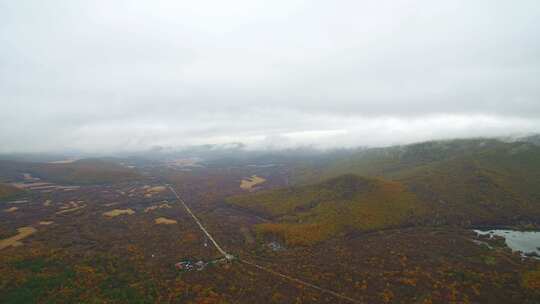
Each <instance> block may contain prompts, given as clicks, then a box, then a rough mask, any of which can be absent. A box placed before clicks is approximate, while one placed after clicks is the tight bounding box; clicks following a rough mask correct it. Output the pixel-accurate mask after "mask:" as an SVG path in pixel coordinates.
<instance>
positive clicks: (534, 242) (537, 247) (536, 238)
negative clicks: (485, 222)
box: [474, 229, 540, 255]
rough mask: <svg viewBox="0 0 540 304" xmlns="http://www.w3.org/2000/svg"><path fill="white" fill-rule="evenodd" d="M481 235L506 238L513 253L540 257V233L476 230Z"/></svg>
mask: <svg viewBox="0 0 540 304" xmlns="http://www.w3.org/2000/svg"><path fill="white" fill-rule="evenodd" d="M474 232H476V233H477V234H479V235H497V236H501V237H503V238H504V240H505V242H506V245H507V246H508V247H510V249H512V250H513V251H520V252H521V253H524V254H526V253H527V254H531V253H536V254H538V255H540V231H516V230H504V229H494V230H474Z"/></svg>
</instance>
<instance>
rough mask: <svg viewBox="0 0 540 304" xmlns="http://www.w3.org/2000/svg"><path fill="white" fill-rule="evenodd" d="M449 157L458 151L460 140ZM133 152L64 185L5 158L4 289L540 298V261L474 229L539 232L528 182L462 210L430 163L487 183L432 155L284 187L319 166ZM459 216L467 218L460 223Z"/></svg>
mask: <svg viewBox="0 0 540 304" xmlns="http://www.w3.org/2000/svg"><path fill="white" fill-rule="evenodd" d="M444 144H445V145H449V144H450V143H444ZM454 144H456V145H461V144H462V143H459V142H457V143H454ZM467 144H471V143H470V142H467ZM512 145H514V144H512ZM527 145H528V144H527ZM508 149H511V148H508ZM530 149H536V148H534V147H532V148H530ZM503 151H508V150H506V149H503ZM488 152H489V151H488ZM488 152H482V153H488ZM360 153H365V152H360ZM430 153H431V154H433V153H434V152H430ZM452 155H453V156H452V161H456V160H455V158H454V157H455V156H456V153H455V152H452ZM457 156H459V155H457ZM459 157H461V156H459ZM328 159H331V158H328ZM458 159H459V158H458ZM124 162H125V160H121V161H120V160H119V161H117V163H118V164H119V163H124ZM131 162H132V163H130V164H128V165H129V166H131V167H133V168H132V169H129V170H130V171H126V172H128V173H127V174H128V178H124V177H122V176H120V177H115V180H114V181H111V179H110V177H109V176H108V174H109V172H108V171H106V170H104V169H103V168H104V167H102V166H101V167H100V166H96V168H92V169H88V168H86V166H85V167H83V170H84V171H87V170H90V171H91V172H93V174H92V176H93V177H92V178H93V179H94V182H93V183H87V182H86V181H84V182H81V180H80V177H79V176H81V175H79V174H78V173H77V174H73V175H71V176H77V178H76V179H75V180H74V181H71V182H68V183H64V182H65V181H64V180H63V179H64V177H62V178H56V177H53V178H52V179H51V180H49V179H48V178H50V177H51V175H50V174H56V172H58V173H57V174H60V175H61V176H65V174H64V173H63V171H60V170H59V169H56V168H53V169H50V168H49V169H48V170H47V171H46V172H45V173H41V172H40V171H39V170H34V171H32V172H31V173H29V172H27V171H28V169H29V168H30V167H32V166H33V167H34V168H36V167H39V166H36V165H32V166H29V165H24V164H23V165H20V166H17V165H13V164H10V165H9V166H8V167H9V168H10V170H5V171H4V170H3V171H0V172H2V173H3V176H2V182H3V184H4V185H6V187H9V188H10V189H12V188H11V187H16V186H18V188H16V189H18V190H15V191H14V192H11V193H10V194H9V195H6V196H4V197H3V198H2V199H1V201H0V204H1V207H2V208H1V210H2V211H1V212H0V239H1V240H0V242H1V244H2V247H1V249H0V289H1V290H2V293H1V294H0V301H1V302H3V303H21V302H47V301H52V300H53V299H54V301H55V302H56V303H72V302H74V301H76V302H85V303H95V302H115V303H253V302H263V303H535V302H536V301H538V300H539V299H540V294H538V289H537V288H536V287H535V286H537V285H536V284H538V282H540V275H539V273H540V260H538V259H535V258H534V257H523V256H522V255H520V253H518V252H512V251H511V250H510V249H509V248H508V247H507V246H506V245H505V244H504V241H503V240H501V239H500V238H496V237H495V238H489V239H487V238H484V237H482V236H480V235H477V234H476V233H475V232H474V231H473V230H472V229H473V228H475V227H479V226H481V225H486V224H490V225H493V226H498V225H499V226H501V227H502V226H509V227H510V226H511V227H515V228H519V227H524V226H527V227H528V228H529V229H538V226H537V225H538V219H539V218H538V217H535V213H528V214H525V213H523V215H522V216H520V213H519V212H520V211H519V210H520V209H519V208H525V209H523V210H536V209H534V208H536V206H537V205H536V204H533V202H534V201H533V200H532V199H531V200H525V198H528V197H533V196H534V195H536V194H535V193H536V192H535V191H536V190H535V189H533V188H528V189H523V191H519V192H518V191H516V190H514V191H515V192H513V191H512V192H506V191H507V190H505V189H517V188H499V189H500V190H498V191H499V193H497V197H501V198H505V199H506V198H508V201H507V202H505V204H504V205H502V204H496V205H494V206H495V207H494V208H492V209H490V211H489V212H491V213H489V214H488V215H487V216H485V217H484V216H483V215H482V213H478V216H477V214H476V213H471V210H476V209H475V208H478V207H477V206H474V205H471V206H467V207H466V209H459V208H460V206H462V204H465V202H469V201H465V200H463V201H462V200H461V198H460V197H455V198H454V197H446V196H445V197H444V198H446V200H447V201H448V203H447V204H449V205H450V206H452V207H451V208H447V207H445V206H447V204H443V203H440V200H441V199H438V200H435V201H433V200H429V199H426V198H429V196H426V194H425V190H424V189H423V188H422V189H420V190H419V188H418V185H428V184H429V183H434V182H437V180H436V179H435V180H433V181H431V180H426V178H428V177H429V176H432V175H433V174H437V175H436V176H437V178H445V179H447V180H453V179H455V177H454V176H453V174H461V175H460V176H461V177H462V178H465V179H468V180H467V184H468V186H469V187H470V189H476V191H475V192H476V193H480V192H481V191H479V190H478V189H482V187H484V186H483V185H484V183H483V182H482V181H481V180H480V181H478V182H476V184H471V183H473V182H475V180H474V179H470V178H469V177H468V175H467V174H466V172H463V171H455V170H452V171H445V169H444V168H445V167H444V166H443V165H441V166H439V165H433V163H432V162H431V161H430V162H429V165H430V166H433V171H430V172H431V173H429V174H426V173H424V172H425V171H423V170H426V169H425V168H426V165H425V163H421V164H416V163H415V164H414V165H404V164H402V163H401V162H402V161H398V162H397V164H399V167H402V166H405V167H406V169H400V170H406V172H407V173H406V174H405V173H396V171H394V170H391V171H384V170H386V169H384V170H383V171H379V172H392V173H384V174H381V175H378V174H363V175H359V174H358V173H360V172H361V171H359V170H357V169H354V170H355V171H356V172H350V173H345V174H341V175H338V176H337V177H329V178H328V179H325V180H323V181H320V182H319V181H314V182H302V183H295V184H293V185H290V181H291V180H294V179H295V176H298V175H297V174H298V173H299V172H307V171H306V168H308V169H309V170H319V171H320V170H323V169H324V170H326V169H325V167H318V168H316V167H308V166H306V165H305V164H306V162H304V161H302V162H298V161H291V160H290V159H284V161H283V162H281V163H280V162H275V161H274V160H272V159H271V158H261V157H260V156H258V162H255V161H254V160H253V159H251V158H247V159H239V160H236V161H235V162H234V165H231V163H232V162H231V161H230V160H227V161H226V162H222V161H219V160H218V161H208V162H206V163H204V162H203V163H202V164H199V165H198V166H197V167H190V168H189V170H186V167H183V166H180V167H178V166H176V165H175V166H172V167H171V166H169V165H168V163H171V162H170V161H165V162H152V163H150V164H149V163H148V162H146V161H141V160H138V161H133V160H131ZM175 163H183V162H182V161H178V162H175ZM267 163H272V164H273V165H272V166H266V165H265V164H267ZM321 163H322V162H320V161H317V164H321ZM407 163H408V162H407ZM254 164H255V165H254ZM330 164H331V163H330ZM498 164H501V163H500V162H498ZM59 165H62V166H66V164H64V163H62V164H59ZM118 166H121V165H118ZM126 166H127V165H126ZM300 166H302V167H303V168H304V169H302V170H300V169H298V168H299V167H300ZM332 166H333V165H332ZM409 166H413V167H409ZM505 166H506V167H505V168H506V169H507V171H505V172H512V171H513V170H520V168H519V167H517V166H515V165H514V164H512V163H508V164H506V165H505ZM77 168H80V167H77ZM350 168H354V167H352V166H350ZM452 168H454V167H452ZM534 168H535V167H534V166H532V165H531V164H529V165H528V170H529V171H528V174H529V175H531V176H533V175H534V174H536V173H535V171H533V169H534ZM123 170H124V169H115V170H114V173H111V174H112V175H114V176H116V174H118V173H117V172H122V171H123ZM51 172H55V173H51ZM132 172H133V173H132ZM321 172H322V171H321ZM329 172H330V171H329ZM403 172H405V171H403ZM410 172H419V173H417V174H415V175H413V174H412V173H410ZM488 172H493V171H488ZM28 174H31V175H28ZM490 174H493V173H490ZM508 174H510V173H508ZM103 175H104V176H105V177H104V178H103V179H102V180H100V179H99V178H100V176H103ZM376 175H378V176H377V177H376ZM403 176H406V177H403ZM490 176H491V175H490ZM255 177H257V179H256V178H255ZM36 179H39V180H36ZM263 179H264V182H260V183H258V184H257V185H256V186H255V187H249V188H246V187H242V183H243V182H245V181H246V180H249V181H255V180H257V181H261V180H263ZM417 180H422V182H421V183H419V182H417ZM494 180H496V181H498V182H501V181H504V179H497V178H495V177H494ZM36 183H40V184H39V185H36ZM445 184H446V185H447V187H454V184H452V183H447V182H445ZM488 185H489V184H488ZM521 186H522V187H525V185H521ZM430 187H432V188H430V189H431V191H434V192H433V193H434V194H436V195H437V196H439V195H448V194H446V192H445V191H443V189H442V188H435V187H434V186H430ZM456 187H461V184H457V186H456ZM489 187H492V186H489ZM509 187H513V185H510V184H509ZM516 187H517V186H516ZM450 189H453V188H449V190H450ZM456 189H461V188H456ZM452 191H454V190H452ZM529 191H530V192H529ZM464 193H465V192H464ZM486 193H491V190H489V191H487V192H486ZM516 193H519V196H515V194H516ZM476 198H477V197H474V198H470V199H472V200H475V199H476ZM511 198H516V200H515V202H516V203H515V205H510V203H512V204H514V203H513V202H514V201H510V199H511ZM468 204H471V203H470V202H469V203H468ZM11 208H16V209H11ZM508 208H511V209H508ZM516 208H517V209H516ZM531 208H532V209H531ZM6 210H11V211H6ZM506 210H514V213H513V214H514V217H513V218H505V217H503V215H504V214H503V212H506ZM516 210H517V211H516ZM443 214H444V217H443ZM461 214H468V215H469V216H471V218H469V219H470V220H469V221H464V220H463V218H462V217H461ZM441 218H445V220H444V221H442V220H440V219H441ZM539 246H540V245H539ZM223 258H225V259H223ZM181 261H190V262H192V263H194V264H196V262H199V261H200V262H201V265H204V266H201V267H200V269H199V270H197V269H195V270H190V271H180V270H178V269H177V267H176V266H175V265H176V264H178V263H179V262H181ZM501 286H504V288H501Z"/></svg>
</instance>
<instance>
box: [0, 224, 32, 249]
mask: <svg viewBox="0 0 540 304" xmlns="http://www.w3.org/2000/svg"><path fill="white" fill-rule="evenodd" d="M36 231H37V230H36V228H33V227H22V228H18V229H17V234H16V235H14V236H12V237H10V238H7V239H3V240H0V250H2V249H4V248H7V247H10V246H13V247H17V246H21V245H22V243H21V241H22V240H24V239H25V238H27V237H29V236H30V235H32V234H34V233H36Z"/></svg>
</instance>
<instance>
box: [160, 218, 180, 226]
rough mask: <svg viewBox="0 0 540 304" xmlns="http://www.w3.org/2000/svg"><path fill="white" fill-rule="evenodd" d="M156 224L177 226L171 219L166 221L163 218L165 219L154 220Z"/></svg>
mask: <svg viewBox="0 0 540 304" xmlns="http://www.w3.org/2000/svg"><path fill="white" fill-rule="evenodd" d="M154 221H155V222H156V224H158V225H159V224H163V225H173V224H177V223H178V222H177V221H175V220H171V219H168V218H165V217H158V218H157V219H155V220H154Z"/></svg>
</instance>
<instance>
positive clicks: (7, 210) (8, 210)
mask: <svg viewBox="0 0 540 304" xmlns="http://www.w3.org/2000/svg"><path fill="white" fill-rule="evenodd" d="M17 210H19V208H17V207H10V208H7V209H4V212H15V211H17Z"/></svg>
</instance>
